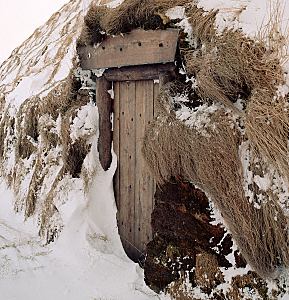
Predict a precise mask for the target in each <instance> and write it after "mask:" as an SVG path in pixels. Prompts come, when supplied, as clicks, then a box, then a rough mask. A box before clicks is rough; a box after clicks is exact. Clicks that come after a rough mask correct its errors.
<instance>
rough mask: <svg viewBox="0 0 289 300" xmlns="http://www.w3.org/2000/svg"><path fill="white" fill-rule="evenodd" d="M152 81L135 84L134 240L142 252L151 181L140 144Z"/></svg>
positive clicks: (150, 109) (148, 226) (150, 117)
mask: <svg viewBox="0 0 289 300" xmlns="http://www.w3.org/2000/svg"><path fill="white" fill-rule="evenodd" d="M153 96H154V86H153V80H149V81H138V82H137V83H136V157H137V160H136V166H135V170H136V176H135V178H136V187H135V188H136V192H135V194H136V197H135V214H136V220H135V226H136V232H135V239H136V243H137V245H138V247H139V248H140V249H141V250H142V251H143V252H144V251H145V249H146V245H147V243H148V242H149V241H150V240H151V237H152V233H151V213H152V198H153V179H152V177H151V175H150V173H149V171H148V169H147V167H146V163H145V160H144V158H143V155H142V142H143V137H144V134H145V129H146V127H147V125H149V124H150V122H151V121H152V120H153Z"/></svg>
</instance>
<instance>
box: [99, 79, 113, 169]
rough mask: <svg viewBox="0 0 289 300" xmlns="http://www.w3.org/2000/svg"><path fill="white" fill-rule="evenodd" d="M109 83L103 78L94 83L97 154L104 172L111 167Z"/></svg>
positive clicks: (110, 102)
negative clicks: (97, 115)
mask: <svg viewBox="0 0 289 300" xmlns="http://www.w3.org/2000/svg"><path fill="white" fill-rule="evenodd" d="M110 87H111V83H110V82H109V81H107V80H106V79H105V78H104V77H101V78H98V79H97V81H96V103H97V107H98V112H99V138H98V152H99V159H100V163H101V166H102V167H103V169H104V170H105V171H107V170H108V168H109V167H110V165H111V161H112V155H111V145H112V124H111V118H110V116H111V113H112V99H111V96H110V94H109V93H108V90H109V89H110Z"/></svg>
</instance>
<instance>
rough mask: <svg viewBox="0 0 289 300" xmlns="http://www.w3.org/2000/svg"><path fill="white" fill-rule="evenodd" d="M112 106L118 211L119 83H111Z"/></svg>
mask: <svg viewBox="0 0 289 300" xmlns="http://www.w3.org/2000/svg"><path fill="white" fill-rule="evenodd" d="M113 89H114V104H113V112H114V115H113V150H114V152H115V154H116V156H117V169H116V172H115V175H114V194H115V201H116V205H117V207H118V209H120V199H119V197H120V192H119V169H120V168H119V163H120V161H119V147H120V86H119V82H114V83H113Z"/></svg>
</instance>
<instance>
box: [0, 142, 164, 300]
mask: <svg viewBox="0 0 289 300" xmlns="http://www.w3.org/2000/svg"><path fill="white" fill-rule="evenodd" d="M94 147H96V145H94ZM94 150H96V149H94ZM91 153H93V152H91ZM94 153H95V151H94ZM94 158H95V157H90V158H88V159H94ZM98 167H99V175H98V176H96V177H95V178H94V180H93V182H92V183H91V188H90V191H89V193H88V195H87V197H85V198H83V193H82V190H83V188H82V186H81V183H80V180H75V181H74V185H70V190H66V192H65V193H62V196H65V194H66V197H67V198H69V201H66V202H65V204H64V205H62V206H61V205H60V207H59V210H60V213H61V214H62V217H63V220H64V221H65V225H66V226H65V227H64V230H63V232H62V234H61V236H60V238H59V239H58V240H57V242H55V243H53V244H51V245H49V246H47V245H43V244H42V241H41V240H40V238H39V237H38V232H37V230H36V228H37V226H36V220H35V219H29V220H27V221H25V222H24V220H23V218H22V217H21V216H19V215H15V213H14V210H13V202H14V196H13V194H12V193H11V192H10V191H9V188H8V187H7V186H6V185H5V184H4V183H3V182H1V184H0V194H1V210H0V266H1V269H0V270H1V271H0V279H1V280H0V291H1V299H5V300H12V299H17V300H19V299H31V300H32V299H40V298H41V299H44V300H46V299H47V300H51V299H61V300H65V299H69V300H74V299H75V300H79V299H82V300H86V299H87V300H88V299H102V298H104V297H105V298H104V299H119V300H148V299H165V297H164V296H160V297H159V296H156V295H155V294H154V293H153V292H152V291H151V290H149V289H148V288H147V287H146V286H145V284H144V282H143V273H142V270H141V269H140V268H139V266H138V265H137V264H134V263H133V262H131V261H130V260H129V259H128V258H127V257H126V255H125V253H124V251H123V249H122V246H121V242H120V238H119V235H118V231H117V224H116V217H115V214H116V207H115V202H114V195H113V189H112V177H113V174H114V171H115V168H116V157H115V156H114V159H113V164H112V167H111V168H110V170H109V171H108V172H104V171H101V170H100V166H98ZM65 180H67V179H64V181H65ZM64 185H65V184H64ZM15 286H17V288H15Z"/></svg>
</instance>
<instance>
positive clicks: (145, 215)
mask: <svg viewBox="0 0 289 300" xmlns="http://www.w3.org/2000/svg"><path fill="white" fill-rule="evenodd" d="M158 89H159V84H158V83H154V81H153V80H144V81H128V82H117V83H114V92H115V100H114V101H115V102H114V149H115V152H116V154H117V155H118V160H119V162H118V170H117V172H116V175H115V196H116V199H117V203H118V226H119V233H120V236H121V240H122V243H123V246H124V249H125V251H126V253H127V254H128V256H129V257H130V258H132V259H133V260H134V261H138V260H139V259H141V258H142V257H143V256H144V254H145V251H146V245H147V243H148V242H149V241H150V240H151V237H152V231H151V214H152V211H153V205H154V193H155V182H154V180H153V177H152V175H151V174H150V172H149V170H148V168H147V166H146V162H145V160H144V157H143V155H142V143H143V137H144V134H145V129H146V127H147V126H148V125H149V124H150V122H151V121H152V120H153V116H154V100H155V97H157V95H158V93H159V91H158Z"/></svg>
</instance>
